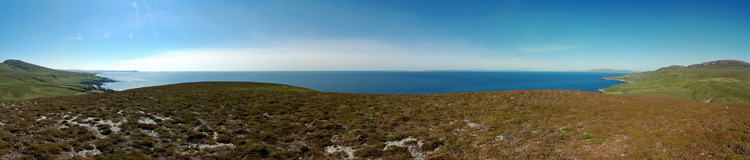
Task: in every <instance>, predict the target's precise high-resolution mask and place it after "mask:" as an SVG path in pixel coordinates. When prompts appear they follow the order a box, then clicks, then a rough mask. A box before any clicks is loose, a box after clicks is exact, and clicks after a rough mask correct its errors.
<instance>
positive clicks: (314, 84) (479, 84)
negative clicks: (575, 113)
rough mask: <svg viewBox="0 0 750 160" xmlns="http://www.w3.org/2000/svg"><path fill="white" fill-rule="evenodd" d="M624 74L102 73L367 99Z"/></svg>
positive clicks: (576, 83)
mask: <svg viewBox="0 0 750 160" xmlns="http://www.w3.org/2000/svg"><path fill="white" fill-rule="evenodd" d="M622 75H625V73H595V72H521V71H498V72H482V71H457V72H389V71H252V72H103V73H101V74H99V76H102V77H107V78H110V79H114V80H117V81H118V82H112V83H106V84H105V85H104V87H106V88H110V89H113V90H116V91H121V90H127V89H133V88H140V87H149V86H158V85H167V84H176V83H185V82H202V81H233V82H265V83H278V84H287V85H293V86H299V87H305V88H310V89H313V90H317V91H323V92H340V93H365V94H432V93H453V92H481V91H500V90H542V89H565V90H580V91H589V92H596V91H597V89H601V88H608V87H610V86H613V85H617V84H620V83H621V82H618V81H611V80H602V79H601V78H602V77H611V76H622Z"/></svg>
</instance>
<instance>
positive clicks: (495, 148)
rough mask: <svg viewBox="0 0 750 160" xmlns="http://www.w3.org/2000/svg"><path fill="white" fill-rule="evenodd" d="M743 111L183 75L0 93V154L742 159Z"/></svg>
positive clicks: (573, 94)
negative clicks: (20, 96)
mask: <svg viewBox="0 0 750 160" xmlns="http://www.w3.org/2000/svg"><path fill="white" fill-rule="evenodd" d="M739 105H742V104H739ZM749 114H750V111H748V110H743V109H736V108H731V107H729V108H728V107H725V106H721V105H715V104H708V103H702V102H696V101H689V100H681V99H673V98H660V97H647V96H623V95H606V94H597V93H591V92H582V91H568V90H533V91H496V92H470V93H449V94H427V95H374V94H345V93H326V92H317V91H313V90H309V89H305V88H300V87H294V86H287V85H277V84H267V83H241V82H233V83H228V82H204V83H186V84H176V85H167V86H157V87H148V88H139V89H132V90H127V91H121V92H113V93H104V94H91V95H79V96H63V97H53V98H38V99H32V100H22V101H13V102H3V103H0V117H3V118H2V119H0V122H2V125H0V157H11V156H13V157H22V158H40V159H54V158H72V157H73V156H71V154H70V153H72V152H81V151H83V150H88V151H94V150H95V151H98V152H97V153H99V154H91V155H87V158H94V159H98V158H102V159H109V158H114V159H117V158H121V157H133V158H151V159H160V158H162V159H189V158H193V159H196V158H197V159H298V158H302V159H339V158H342V157H349V154H348V153H344V152H333V153H328V152H326V150H327V149H328V150H331V149H337V148H339V147H340V148H339V149H341V150H347V149H349V148H350V149H351V151H352V153H351V155H352V156H354V157H358V158H366V159H378V158H381V159H414V158H426V159H748V158H750V152H748V151H749V150H750V134H747V133H750V121H749V120H748V119H747V115H749ZM148 120H152V121H148ZM389 144H391V145H389ZM395 144H398V145H395ZM209 145H213V146H209ZM201 146H203V147H201ZM386 146H387V147H386ZM79 158H80V157H79Z"/></svg>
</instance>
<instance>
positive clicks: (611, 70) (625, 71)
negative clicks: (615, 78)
mask: <svg viewBox="0 0 750 160" xmlns="http://www.w3.org/2000/svg"><path fill="white" fill-rule="evenodd" d="M584 72H603V73H636V72H635V71H631V70H615V69H592V70H586V71H584Z"/></svg>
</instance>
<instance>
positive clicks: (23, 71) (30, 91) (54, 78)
mask: <svg viewBox="0 0 750 160" xmlns="http://www.w3.org/2000/svg"><path fill="white" fill-rule="evenodd" d="M110 81H111V80H109V79H106V78H102V77H98V76H95V75H93V74H88V73H75V72H66V71H58V70H54V69H49V68H46V67H42V66H38V65H34V64H31V63H26V62H23V61H20V60H6V61H4V62H3V63H0V101H10V100H20V99H31V98H38V97H51V96H63V95H77V94H86V93H96V92H105V91H108V90H106V89H103V88H101V86H100V85H101V84H102V82H110Z"/></svg>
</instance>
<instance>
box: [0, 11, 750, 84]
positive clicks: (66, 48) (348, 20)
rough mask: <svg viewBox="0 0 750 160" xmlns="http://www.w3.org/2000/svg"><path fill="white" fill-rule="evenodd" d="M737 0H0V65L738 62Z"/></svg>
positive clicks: (744, 39)
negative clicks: (17, 62)
mask: <svg viewBox="0 0 750 160" xmlns="http://www.w3.org/2000/svg"><path fill="white" fill-rule="evenodd" d="M748 8H750V1H748V0H718V1H709V0H698V1H695V0H670V1H661V0H592V1H586V0H565V1H560V0H549V1H539V0H522V1H520V0H491V1H479V0H477V1H455V0H314V1H307V0H299V1H287V0H236V1H223V0H211V1H204V0H200V1H198V0H135V1H118V0H106V1H105V0H48V1H47V0H3V1H0V22H2V23H1V25H0V60H4V59H18V60H23V61H26V62H30V63H34V64H38V65H42V66H46V67H49V68H55V69H98V70H142V71H336V70H485V71H572V70H577V71H580V70H589V69H621V70H633V71H649V70H655V69H658V68H659V67H664V66H669V65H690V64H696V63H701V62H707V61H713V60H721V59H736V60H743V61H750V9H748Z"/></svg>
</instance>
